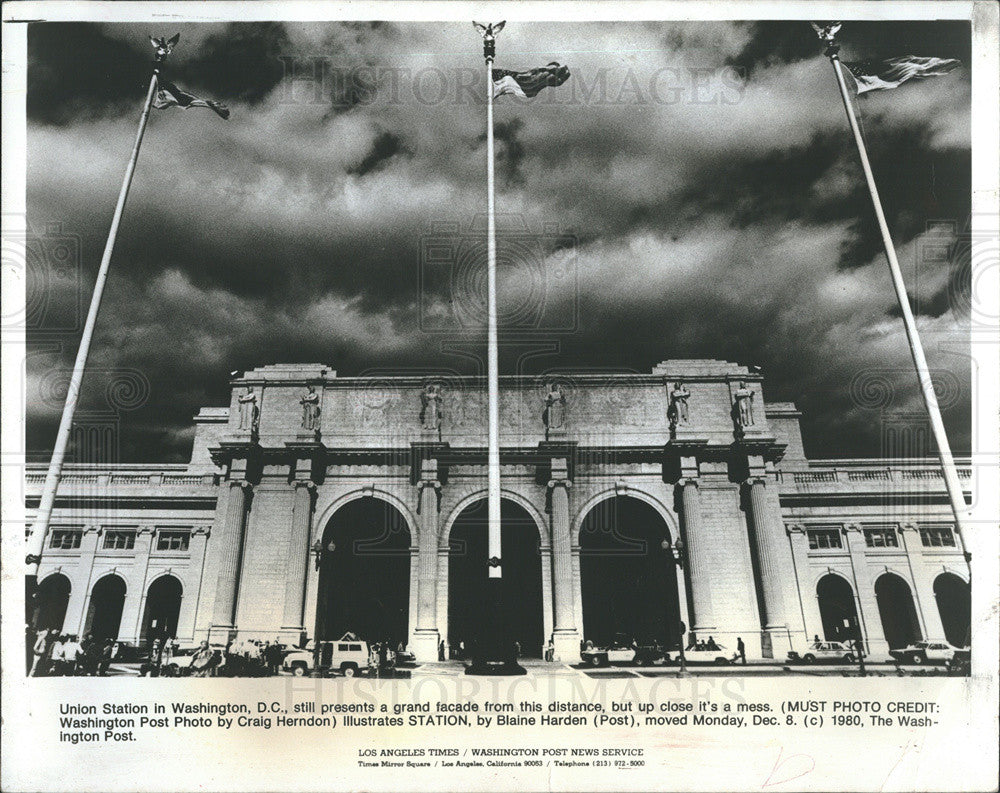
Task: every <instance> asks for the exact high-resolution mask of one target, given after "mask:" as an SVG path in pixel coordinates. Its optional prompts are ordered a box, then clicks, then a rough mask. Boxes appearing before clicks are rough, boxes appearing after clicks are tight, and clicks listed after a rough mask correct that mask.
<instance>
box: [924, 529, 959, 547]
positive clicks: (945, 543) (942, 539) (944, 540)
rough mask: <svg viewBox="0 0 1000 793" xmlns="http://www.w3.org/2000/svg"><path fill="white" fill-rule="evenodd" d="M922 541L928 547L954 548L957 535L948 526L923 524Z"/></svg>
mask: <svg viewBox="0 0 1000 793" xmlns="http://www.w3.org/2000/svg"><path fill="white" fill-rule="evenodd" d="M920 542H922V543H923V544H924V545H925V546H926V547H928V548H945V547H947V548H954V547H955V535H954V534H953V533H952V530H951V529H949V528H948V527H947V526H921V527H920Z"/></svg>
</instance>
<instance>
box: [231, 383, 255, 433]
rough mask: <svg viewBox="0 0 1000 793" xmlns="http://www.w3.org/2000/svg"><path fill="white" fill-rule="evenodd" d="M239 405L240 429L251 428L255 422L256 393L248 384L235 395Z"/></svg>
mask: <svg viewBox="0 0 1000 793" xmlns="http://www.w3.org/2000/svg"><path fill="white" fill-rule="evenodd" d="M236 401H237V402H238V403H239V407H240V429H241V430H252V429H254V427H255V426H256V424H257V415H258V414H257V395H256V394H255V393H254V392H253V389H252V388H251V387H250V386H247V390H246V391H245V392H244V393H242V394H240V395H238V396H237V397H236Z"/></svg>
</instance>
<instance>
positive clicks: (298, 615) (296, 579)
mask: <svg viewBox="0 0 1000 793" xmlns="http://www.w3.org/2000/svg"><path fill="white" fill-rule="evenodd" d="M315 492H316V485H314V484H313V483H312V482H310V481H308V480H301V479H299V480H296V481H295V499H294V501H293V502H292V535H291V539H290V544H289V546H288V562H287V564H286V566H285V611H284V614H283V616H282V618H281V630H282V632H287V633H288V635H289V638H292V639H294V640H295V641H296V643H297V642H298V641H299V640H300V639H301V634H302V632H303V631H304V630H305V626H304V625H303V623H302V605H303V603H304V601H305V592H306V570H307V568H308V566H309V534H310V529H311V528H312V509H313V493H315Z"/></svg>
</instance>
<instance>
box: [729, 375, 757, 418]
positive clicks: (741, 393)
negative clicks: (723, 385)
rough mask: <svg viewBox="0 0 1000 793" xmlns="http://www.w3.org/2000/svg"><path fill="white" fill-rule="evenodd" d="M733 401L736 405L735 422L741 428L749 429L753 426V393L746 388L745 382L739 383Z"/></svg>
mask: <svg viewBox="0 0 1000 793" xmlns="http://www.w3.org/2000/svg"><path fill="white" fill-rule="evenodd" d="M733 399H734V400H735V403H736V420H737V421H738V422H739V425H740V426H741V427H749V426H750V425H751V424H753V391H751V390H750V389H749V388H747V384H746V382H744V381H742V380H741V381H740V387H739V388H737V389H736V392H735V393H734V394H733Z"/></svg>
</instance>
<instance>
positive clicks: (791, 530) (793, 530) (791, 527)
mask: <svg viewBox="0 0 1000 793" xmlns="http://www.w3.org/2000/svg"><path fill="white" fill-rule="evenodd" d="M805 532H806V530H805V528H803V526H802V524H801V523H786V524H785V534H787V535H789V536H791V535H792V534H805Z"/></svg>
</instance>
